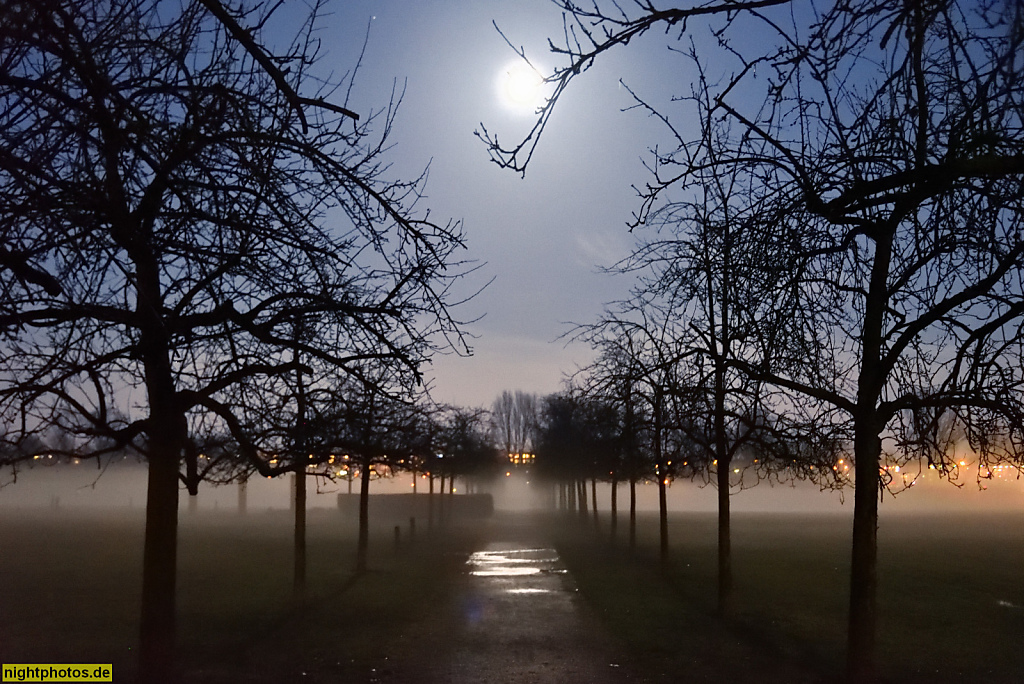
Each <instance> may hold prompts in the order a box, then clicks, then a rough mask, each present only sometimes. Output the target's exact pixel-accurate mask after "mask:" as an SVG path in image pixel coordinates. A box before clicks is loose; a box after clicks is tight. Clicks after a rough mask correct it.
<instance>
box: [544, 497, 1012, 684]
mask: <svg viewBox="0 0 1024 684" xmlns="http://www.w3.org/2000/svg"><path fill="white" fill-rule="evenodd" d="M624 522H625V521H620V525H619V530H618V533H617V535H616V536H615V538H614V539H613V538H612V537H611V535H610V532H609V526H608V520H607V518H604V519H603V520H602V524H603V527H602V528H601V529H600V531H598V532H597V533H596V534H595V533H594V532H593V530H592V528H591V526H590V525H589V524H587V525H586V526H585V527H586V528H587V529H586V532H585V533H581V530H580V526H579V525H574V526H573V527H572V528H570V529H569V530H568V531H566V532H563V533H562V534H561V535H560V537H559V544H558V545H559V549H560V551H561V552H562V555H563V558H565V560H566V562H567V563H568V565H569V567H570V569H571V570H572V572H573V573H574V576H575V578H576V582H577V584H578V586H579V588H580V592H581V594H582V595H583V597H584V599H585V600H586V601H587V602H588V603H590V604H591V606H592V607H593V608H594V609H595V610H596V612H597V613H598V614H600V615H602V616H603V620H604V622H605V623H606V625H607V626H608V628H609V629H610V630H611V631H612V632H613V633H614V634H615V635H616V636H618V637H619V638H620V639H622V640H624V641H625V642H626V643H627V644H628V648H629V650H630V653H631V654H632V656H633V662H632V666H633V667H634V669H636V670H637V671H638V672H639V673H642V674H643V675H644V676H646V677H647V678H648V679H651V680H653V681H660V680H663V681H681V678H683V677H685V678H686V679H687V680H691V681H730V682H773V681H777V682H798V681H808V682H813V681H835V680H836V679H837V677H838V675H839V674H841V673H842V671H843V664H844V659H845V635H846V624H845V620H846V605H847V604H846V602H847V591H848V577H849V572H848V562H849V552H850V551H849V549H850V524H851V523H850V521H849V519H848V518H847V517H846V516H841V515H823V514H814V515H812V514H808V515H783V514H753V513H748V514H739V515H735V516H734V519H733V551H734V560H733V566H734V572H735V581H736V603H735V606H734V611H733V613H732V614H731V615H730V616H728V617H726V618H724V619H720V618H719V617H718V616H717V615H716V599H717V597H716V589H715V576H716V519H715V517H714V516H713V515H710V514H676V515H672V516H671V517H670V527H669V529H670V534H671V549H672V550H671V558H670V561H669V563H668V565H667V567H662V565H661V563H660V562H659V560H658V555H657V548H658V546H657V520H656V518H655V517H654V516H652V515H643V516H641V518H640V521H639V527H638V545H637V548H636V550H635V551H631V550H630V549H629V545H628V537H627V536H626V532H627V530H626V528H625V526H624ZM1022 569H1024V516H1022V515H1021V514H1013V515H1011V514H1001V515H1000V514H991V513H988V514H970V515H965V514H957V515H953V514H940V513H935V514H932V515H924V514H919V515H913V516H911V515H899V516H890V517H886V518H885V519H883V521H882V523H881V526H880V532H879V585H880V586H879V673H880V675H881V676H882V678H883V679H884V680H885V681H892V682H922V683H923V682H975V681H979V682H980V681H984V682H1019V681H1021V678H1022V676H1024V649H1021V648H1020V644H1021V643H1022V642H1024V583H1022V582H1021V579H1020V578H1021V571H1022Z"/></svg>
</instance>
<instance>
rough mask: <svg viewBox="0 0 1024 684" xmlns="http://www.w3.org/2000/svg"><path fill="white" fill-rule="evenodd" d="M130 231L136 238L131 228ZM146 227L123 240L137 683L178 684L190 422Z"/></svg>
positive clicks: (157, 271)
mask: <svg viewBox="0 0 1024 684" xmlns="http://www.w3.org/2000/svg"><path fill="white" fill-rule="evenodd" d="M129 231H130V232H135V231H134V230H133V229H131V228H129ZM147 237H151V234H150V235H148V236H147V234H146V229H145V228H144V227H139V231H138V232H137V234H136V235H133V236H132V237H131V238H130V239H129V240H127V241H126V248H127V249H129V252H130V253H131V254H132V260H133V262H134V263H135V265H136V270H137V274H136V278H137V283H138V284H137V288H138V289H137V298H138V305H137V314H138V316H139V318H140V320H141V324H140V331H139V343H138V350H139V353H140V357H141V359H142V364H143V369H144V374H145V383H146V392H147V396H148V399H149V421H148V422H149V425H148V426H147V428H146V445H147V449H148V452H149V453H148V457H149V477H148V484H147V493H146V540H145V545H144V549H143V557H142V606H141V616H140V621H139V623H140V624H139V636H140V644H139V679H140V681H144V682H155V683H157V684H164V683H167V682H176V681H177V679H178V676H177V665H176V662H175V597H176V595H175V592H176V583H177V569H178V474H179V468H180V465H181V458H182V454H183V452H184V448H185V444H186V443H187V441H188V424H187V423H186V422H185V415H184V413H183V412H182V410H181V408H180V407H179V405H178V400H177V388H176V387H175V384H174V374H173V372H172V364H171V351H170V350H171V345H170V339H169V337H168V331H167V326H166V325H164V323H165V322H164V320H163V318H162V310H163V297H162V289H161V284H160V270H159V265H158V263H157V258H156V255H155V254H153V252H152V251H151V247H150V244H149V240H148V239H147Z"/></svg>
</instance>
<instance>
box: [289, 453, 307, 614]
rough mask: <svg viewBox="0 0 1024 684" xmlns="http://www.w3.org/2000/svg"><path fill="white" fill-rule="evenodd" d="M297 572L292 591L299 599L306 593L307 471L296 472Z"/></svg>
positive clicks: (294, 576) (294, 575)
mask: <svg viewBox="0 0 1024 684" xmlns="http://www.w3.org/2000/svg"><path fill="white" fill-rule="evenodd" d="M294 477H295V571H294V574H293V576H292V590H293V591H294V592H295V596H296V597H297V598H301V597H302V596H303V594H305V592H306V469H305V468H304V467H302V466H301V464H300V466H299V467H298V468H296V470H295V474H294Z"/></svg>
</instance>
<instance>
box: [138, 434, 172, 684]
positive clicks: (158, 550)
mask: <svg viewBox="0 0 1024 684" xmlns="http://www.w3.org/2000/svg"><path fill="white" fill-rule="evenodd" d="M178 461H179V459H178V454H177V453H176V450H175V449H174V448H173V447H172V446H171V445H170V444H168V443H164V444H158V443H157V442H156V441H155V440H154V443H153V445H152V450H151V452H150V455H149V478H148V486H147V494H146V541H145V546H144V551H143V559H142V614H141V619H140V630H139V631H140V634H139V637H140V644H139V646H140V650H139V679H140V681H145V682H158V683H165V682H175V681H177V676H176V665H175V657H174V649H175V646H174V642H175V634H174V632H175V585H176V581H177V563H178V560H177V556H178Z"/></svg>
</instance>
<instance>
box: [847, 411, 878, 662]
mask: <svg viewBox="0 0 1024 684" xmlns="http://www.w3.org/2000/svg"><path fill="white" fill-rule="evenodd" d="M864 422H867V421H864ZM881 447H882V442H881V440H880V439H879V437H878V434H877V433H874V431H873V430H872V429H871V428H870V427H866V426H865V427H862V426H861V424H860V421H858V424H857V426H856V427H855V436H854V458H855V460H854V474H855V478H856V479H855V481H854V495H853V497H854V503H853V553H852V558H851V562H850V622H849V632H848V635H847V639H848V641H847V667H848V669H849V673H850V678H851V679H852V680H853V681H855V682H867V681H871V680H872V679H873V677H874V656H875V629H876V615H877V590H878V570H877V562H878V561H877V558H878V469H879V465H880V462H879V456H880V454H881Z"/></svg>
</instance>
